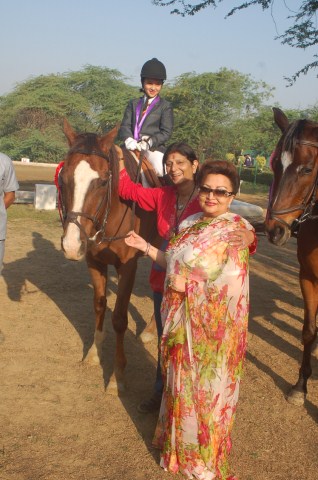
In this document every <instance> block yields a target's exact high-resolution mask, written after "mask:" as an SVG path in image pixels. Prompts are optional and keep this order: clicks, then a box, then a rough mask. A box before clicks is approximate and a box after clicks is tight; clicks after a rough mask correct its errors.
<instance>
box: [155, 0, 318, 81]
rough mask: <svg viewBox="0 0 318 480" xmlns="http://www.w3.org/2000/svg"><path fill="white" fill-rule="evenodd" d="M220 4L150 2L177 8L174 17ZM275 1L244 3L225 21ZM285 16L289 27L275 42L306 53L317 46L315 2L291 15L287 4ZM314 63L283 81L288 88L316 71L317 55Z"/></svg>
mask: <svg viewBox="0 0 318 480" xmlns="http://www.w3.org/2000/svg"><path fill="white" fill-rule="evenodd" d="M223 1H224V0H203V1H199V2H186V1H185V0H152V3H153V4H154V5H157V6H161V7H172V6H175V5H177V6H180V8H174V9H173V10H171V12H170V13H172V14H174V13H175V14H178V15H181V16H187V15H195V14H196V13H198V12H200V11H201V10H203V9H204V8H207V7H214V8H216V7H217V6H218V4H220V3H221V2H223ZM274 2H275V0H247V1H244V2H243V3H241V4H240V5H238V6H236V7H234V8H232V9H230V10H229V12H228V13H227V15H226V17H230V16H231V15H233V14H234V13H236V12H237V11H239V10H243V9H246V8H248V7H251V6H255V5H259V6H261V7H262V9H263V10H267V9H270V8H272V6H273V4H274ZM285 6H286V12H287V19H289V20H290V23H291V25H290V27H289V28H287V29H286V30H285V32H284V33H283V35H279V36H277V37H276V39H279V40H280V41H281V43H282V44H286V45H289V46H291V47H295V48H301V49H306V48H308V47H312V46H314V45H317V44H318V29H317V18H316V12H317V10H318V0H304V1H303V2H299V6H298V10H296V11H293V12H292V11H291V10H289V9H288V7H287V4H285ZM313 58H314V60H313V61H312V62H311V63H309V64H307V65H305V66H304V67H303V68H301V69H300V70H298V71H297V72H296V73H295V74H294V75H293V76H292V77H291V78H286V80H288V82H289V84H290V85H291V84H293V83H294V82H295V81H296V80H297V78H298V77H299V76H300V75H302V74H306V73H307V72H308V71H309V70H311V69H315V68H317V67H318V55H313Z"/></svg>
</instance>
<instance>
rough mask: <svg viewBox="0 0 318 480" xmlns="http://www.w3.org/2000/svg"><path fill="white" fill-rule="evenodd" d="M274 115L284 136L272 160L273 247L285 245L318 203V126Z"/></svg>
mask: <svg viewBox="0 0 318 480" xmlns="http://www.w3.org/2000/svg"><path fill="white" fill-rule="evenodd" d="M273 111H274V119H275V123H276V124H277V125H278V127H279V128H280V129H281V131H282V136H281V138H280V140H279V141H278V144H277V146H276V149H275V151H274V153H273V155H272V158H271V166H272V169H273V173H274V179H273V183H272V186H271V190H270V198H269V205H268V210H267V218H266V232H267V235H268V238H269V240H270V241H271V242H272V243H274V244H276V245H283V244H284V243H286V242H287V240H288V239H289V238H290V235H291V234H292V233H293V229H294V226H295V222H302V221H304V220H305V219H306V218H307V217H308V215H309V213H310V211H311V209H312V206H313V204H314V203H315V201H316V200H317V178H318V177H317V175H318V124H317V123H315V122H311V121H310V120H297V121H295V122H292V123H289V121H288V119H287V117H286V116H285V114H284V113H283V112H282V111H281V110H280V109H278V108H273Z"/></svg>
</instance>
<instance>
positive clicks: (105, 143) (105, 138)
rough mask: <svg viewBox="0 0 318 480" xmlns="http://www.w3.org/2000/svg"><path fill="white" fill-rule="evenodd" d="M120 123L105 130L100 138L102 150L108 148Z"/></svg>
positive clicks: (115, 135)
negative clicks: (107, 130)
mask: <svg viewBox="0 0 318 480" xmlns="http://www.w3.org/2000/svg"><path fill="white" fill-rule="evenodd" d="M119 127H120V124H119V123H118V124H117V125H116V127H114V128H113V129H112V130H110V131H109V132H107V133H106V134H105V135H103V136H102V138H101V140H100V144H101V148H102V150H105V151H106V150H109V149H110V147H111V146H112V145H113V143H114V140H115V138H116V137H117V133H118V130H119Z"/></svg>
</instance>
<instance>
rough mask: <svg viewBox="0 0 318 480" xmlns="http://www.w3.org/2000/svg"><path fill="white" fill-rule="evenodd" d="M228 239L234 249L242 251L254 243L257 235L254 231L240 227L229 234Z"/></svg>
mask: <svg viewBox="0 0 318 480" xmlns="http://www.w3.org/2000/svg"><path fill="white" fill-rule="evenodd" d="M228 239H229V243H230V244H231V245H232V246H233V247H236V248H238V249H241V248H246V247H248V246H249V245H251V244H252V243H253V242H254V240H255V234H254V232H253V230H247V229H246V228H241V227H239V228H236V229H235V230H233V231H232V232H229V233H228Z"/></svg>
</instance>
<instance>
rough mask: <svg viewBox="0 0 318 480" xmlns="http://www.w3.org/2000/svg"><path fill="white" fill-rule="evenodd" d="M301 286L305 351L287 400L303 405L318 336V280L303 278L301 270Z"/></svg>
mask: <svg viewBox="0 0 318 480" xmlns="http://www.w3.org/2000/svg"><path fill="white" fill-rule="evenodd" d="M300 287H301V291H302V294H303V297H304V326H303V331H302V343H303V345H304V351H303V357H302V362H301V366H300V369H299V377H298V381H297V383H296V385H294V386H293V388H292V389H291V391H290V393H289V394H288V396H287V400H288V401H289V402H290V403H292V404H294V405H303V404H304V402H305V399H306V394H307V381H308V378H309V377H310V376H311V374H312V367H311V353H312V349H313V346H314V344H315V340H316V338H317V326H316V315H317V310H318V282H317V281H315V279H308V278H303V274H302V271H301V270H300Z"/></svg>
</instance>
